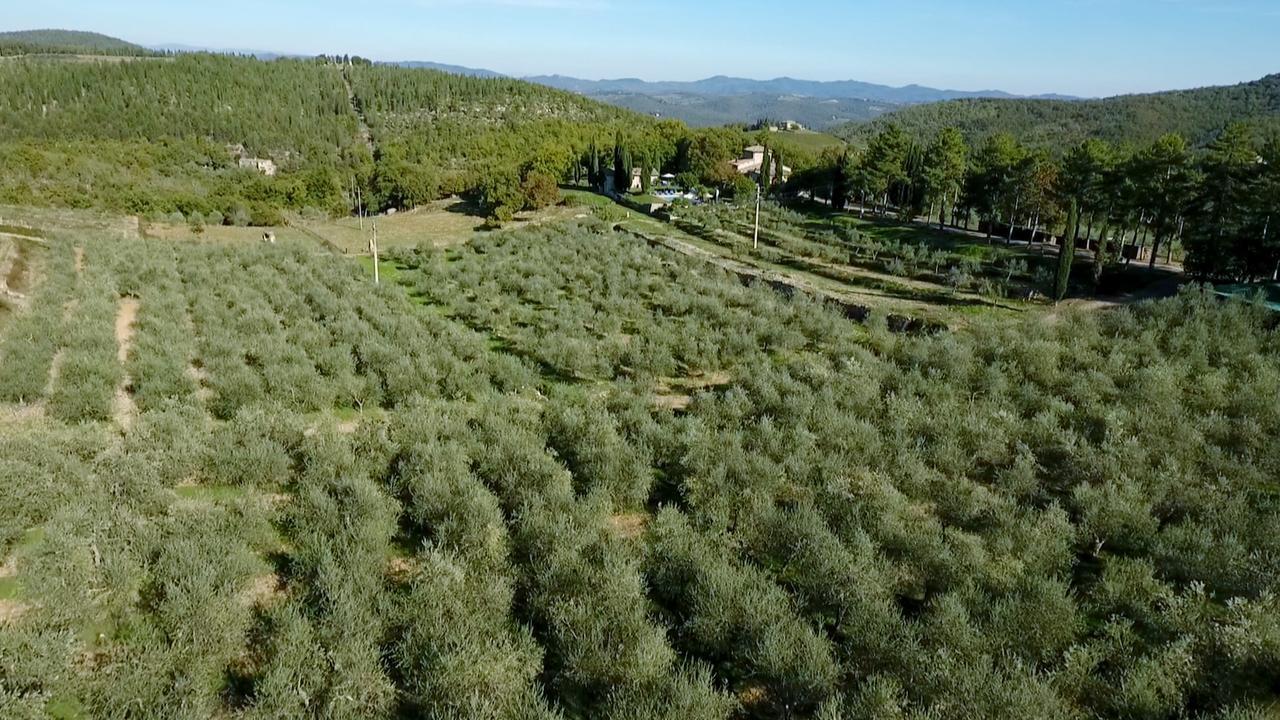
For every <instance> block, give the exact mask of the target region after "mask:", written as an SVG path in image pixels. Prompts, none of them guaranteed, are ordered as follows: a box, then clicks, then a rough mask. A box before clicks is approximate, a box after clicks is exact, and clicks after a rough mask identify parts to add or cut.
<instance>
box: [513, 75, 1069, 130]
mask: <svg viewBox="0 0 1280 720" xmlns="http://www.w3.org/2000/svg"><path fill="white" fill-rule="evenodd" d="M525 79H526V80H528V81H530V82H536V83H540V84H542V85H549V86H551V87H554V88H559V89H561V90H568V91H570V92H576V93H578V94H581V95H585V96H587V97H590V98H593V99H595V100H600V101H602V102H607V103H610V104H613V105H618V106H620V107H625V108H628V109H630V110H635V111H637V112H643V113H646V114H649V115H655V116H662V117H671V118H676V119H678V120H683V121H685V122H686V123H689V124H690V125H698V126H709V125H727V124H734V123H751V122H755V121H757V120H761V119H765V118H771V119H776V120H794V121H796V122H799V123H802V124H804V125H806V126H808V127H813V128H817V129H819V130H821V129H826V128H831V127H836V126H838V125H841V124H843V123H847V122H860V121H866V120H870V119H873V118H875V117H878V116H880V115H882V114H884V113H886V112H890V111H892V110H896V109H898V108H899V107H901V106H904V105H913V104H917V103H934V102H941V101H944V100H954V99H958V98H975V97H995V98H1014V97H1016V96H1015V95H1012V94H1010V93H1006V92H1002V91H1000V90H982V91H976V92H973V91H964V90H938V89H936V88H929V87H924V86H921V85H907V86H905V87H891V86H888V85H877V84H875V83H866V82H859V81H856V80H844V81H836V82H819V81H813V80H797V79H795V78H785V77H784V78H775V79H773V80H750V79H747V78H736V77H727V76H723V75H721V76H716V77H712V78H707V79H705V80H697V81H694V82H647V81H645V80H638V79H635V78H622V79H618V80H582V79H579V78H574V77H565V76H563V75H542V76H536V77H528V78H525ZM1055 97H1058V96H1055Z"/></svg>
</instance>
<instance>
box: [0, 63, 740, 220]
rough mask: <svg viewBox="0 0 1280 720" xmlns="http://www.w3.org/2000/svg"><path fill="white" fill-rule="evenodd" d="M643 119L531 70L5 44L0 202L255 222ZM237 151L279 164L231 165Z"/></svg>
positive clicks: (567, 146)
mask: <svg viewBox="0 0 1280 720" xmlns="http://www.w3.org/2000/svg"><path fill="white" fill-rule="evenodd" d="M362 115H363V117H362ZM362 120H363V121H364V122H365V123H367V125H368V126H371V127H370V130H371V133H372V136H371V137H366V136H365V131H364V130H363V129H362ZM653 124H654V123H652V122H650V121H648V120H646V119H645V118H643V117H640V116H637V115H634V114H632V113H629V112H627V111H625V110H621V109H618V108H614V107H611V106H608V105H604V104H601V103H597V102H594V101H592V100H589V99H587V98H583V97H581V96H578V95H574V94H572V93H568V92H563V91H559V90H554V89H550V88H546V87H543V86H540V85H535V84H532V83H526V82H522V81H519V80H511V79H486V78H475V77H466V76H460V75H452V74H448V73H444V72H439V71H435V70H425V69H422V70H419V69H404V68H395V67H389V66H371V65H363V64H357V65H356V66H355V67H350V68H347V67H344V66H342V65H340V64H337V63H334V62H330V61H326V60H317V59H307V60H292V59H282V60H275V61H270V62H267V61H261V60H256V59H252V58H247V57H232V56H224V55H211V54H182V55H179V56H176V57H173V58H171V59H168V60H165V61H164V62H129V63H118V62H50V61H48V60H47V59H21V58H19V59H12V60H9V61H7V62H5V63H3V64H0V163H3V166H4V167H5V170H6V172H5V173H4V174H3V176H2V177H0V202H4V203H10V204H15V205H72V206H75V207H96V208H102V209H107V210H112V211H119V212H126V213H129V214H144V215H157V214H161V215H162V214H172V213H175V212H180V213H182V214H183V215H191V214H192V213H200V214H203V215H206V216H207V215H209V214H211V213H217V214H218V215H219V216H221V217H223V218H226V219H228V220H230V218H231V217H232V216H233V215H235V216H236V217H240V218H243V217H246V216H247V217H250V218H253V221H254V222H263V223H268V224H270V223H271V221H273V220H278V210H280V209H292V210H298V211H301V210H305V209H315V210H321V211H330V212H342V213H345V212H347V211H349V210H350V209H351V208H352V206H353V202H352V200H351V198H350V187H351V183H352V181H353V178H354V179H357V180H358V181H359V182H360V183H361V184H363V185H364V186H365V187H364V189H365V193H364V194H363V197H364V199H365V204H366V206H372V207H374V208H375V209H376V208H381V207H386V206H397V207H411V206H412V205H414V204H416V203H418V202H423V201H428V200H432V199H435V198H437V197H439V196H441V195H442V194H450V193H460V192H466V191H469V190H471V189H473V188H474V187H476V186H477V184H478V182H479V180H480V178H481V177H483V176H484V175H485V174H486V173H482V172H480V171H479V168H481V167H485V168H489V169H491V170H492V169H503V170H510V171H512V172H514V171H516V170H518V169H520V168H522V167H524V166H525V165H526V163H527V162H528V161H529V160H530V159H532V158H533V157H534V156H535V155H537V154H545V155H547V156H550V157H552V158H553V160H552V161H551V162H554V163H555V165H554V166H553V167H555V170H556V172H557V173H559V172H563V171H564V170H565V168H566V167H567V165H568V164H569V163H572V162H576V160H577V158H578V157H579V155H580V153H582V152H584V151H585V148H586V147H587V146H588V144H589V143H590V142H591V141H592V140H600V139H604V138H610V139H611V138H613V137H614V135H615V133H616V131H617V130H618V129H619V127H622V126H627V127H632V126H634V127H635V128H638V130H637V131H638V132H643V129H644V128H645V127H647V126H649V125H653ZM739 147H740V146H739ZM241 157H256V158H266V159H270V160H272V161H273V162H274V163H275V165H276V166H277V167H278V169H279V174H278V175H277V176H275V177H266V176H263V175H259V174H257V173H256V172H251V171H246V170H242V169H240V168H239V167H238V164H239V160H240V159H241Z"/></svg>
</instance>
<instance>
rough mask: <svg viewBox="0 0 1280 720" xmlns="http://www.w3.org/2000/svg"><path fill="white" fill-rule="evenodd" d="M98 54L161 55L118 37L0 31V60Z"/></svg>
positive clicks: (63, 31)
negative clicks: (28, 56) (4, 58)
mask: <svg viewBox="0 0 1280 720" xmlns="http://www.w3.org/2000/svg"><path fill="white" fill-rule="evenodd" d="M86 54H92V55H100V56H109V57H141V56H148V55H157V56H158V55H161V54H162V53H158V52H153V51H151V50H147V49H146V48H143V47H140V46H138V45H134V44H133V43H129V42H125V41H124V40H120V39H118V38H113V37H110V36H107V35H102V34H99V33H92V32H80V31H77V30H20V31H16V32H0V57H13V56H17V55H86Z"/></svg>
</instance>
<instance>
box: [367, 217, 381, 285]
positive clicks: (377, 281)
mask: <svg viewBox="0 0 1280 720" xmlns="http://www.w3.org/2000/svg"><path fill="white" fill-rule="evenodd" d="M369 252H370V253H372V254H373V284H374V285H381V284H382V278H381V277H380V274H379V270H378V221H377V220H374V221H373V238H372V239H370V240H369Z"/></svg>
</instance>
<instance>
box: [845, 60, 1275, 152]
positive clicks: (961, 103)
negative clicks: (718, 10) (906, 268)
mask: <svg viewBox="0 0 1280 720" xmlns="http://www.w3.org/2000/svg"><path fill="white" fill-rule="evenodd" d="M1232 122H1244V123H1246V124H1249V125H1252V126H1254V127H1255V128H1257V129H1258V131H1260V132H1262V131H1266V130H1269V129H1277V130H1280V74H1276V75H1269V76H1267V77H1265V78H1262V79H1260V80H1256V81H1253V82H1247V83H1242V84H1239V85H1230V86H1221V87H1206V88H1198V89H1193V90H1177V91H1172V92H1162V93H1152V94H1146V95H1123V96H1118V97H1112V98H1106V99H1103V100H1081V101H1074V102H1065V101H1060V100H1038V99H993V98H980V99H962V100H953V101H948V102H942V103H935V104H932V105H917V106H913V107H906V108H902V109H899V110H897V111H895V112H892V113H888V114H885V115H882V116H881V117H879V118H877V119H875V120H873V121H871V122H869V123H854V124H848V125H845V126H843V127H840V128H837V129H835V130H834V131H833V132H834V134H836V135H838V136H840V137H842V138H844V139H846V140H848V141H850V142H853V143H860V142H864V141H865V140H866V139H867V138H868V137H870V136H872V135H874V134H875V133H877V132H879V131H880V130H881V129H883V128H884V127H885V126H886V125H887V124H889V123H893V124H896V125H898V126H899V127H901V128H903V129H904V130H906V131H907V132H908V133H910V134H912V135H915V136H917V137H932V136H933V135H935V134H936V133H937V132H938V131H939V130H941V129H942V128H944V127H956V128H958V129H959V130H960V131H961V132H963V133H964V134H965V136H966V137H967V138H968V139H969V141H970V142H971V143H972V142H980V141H981V140H983V139H985V138H986V137H988V136H990V135H992V134H995V133H999V132H1007V133H1011V134H1012V135H1014V136H1016V137H1018V138H1019V139H1020V140H1022V141H1023V142H1025V143H1027V144H1029V145H1032V146H1036V147H1046V148H1051V149H1061V148H1064V147H1069V146H1072V145H1075V144H1078V143H1079V142H1081V141H1083V140H1084V139H1085V138H1090V137H1094V138H1101V139H1104V140H1107V141H1110V142H1113V143H1147V142H1151V141H1153V140H1155V139H1156V138H1158V137H1159V136H1161V135H1163V134H1166V133H1170V132H1177V133H1180V134H1182V135H1183V136H1185V137H1186V138H1187V139H1188V140H1189V141H1191V142H1192V144H1194V145H1204V144H1205V143H1207V142H1209V141H1210V140H1212V139H1213V137H1215V136H1216V135H1217V133H1218V132H1220V131H1221V130H1222V128H1223V127H1225V126H1226V125H1228V124H1230V123H1232Z"/></svg>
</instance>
